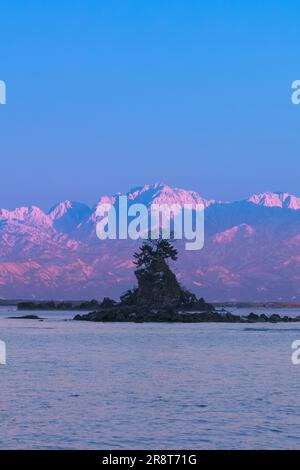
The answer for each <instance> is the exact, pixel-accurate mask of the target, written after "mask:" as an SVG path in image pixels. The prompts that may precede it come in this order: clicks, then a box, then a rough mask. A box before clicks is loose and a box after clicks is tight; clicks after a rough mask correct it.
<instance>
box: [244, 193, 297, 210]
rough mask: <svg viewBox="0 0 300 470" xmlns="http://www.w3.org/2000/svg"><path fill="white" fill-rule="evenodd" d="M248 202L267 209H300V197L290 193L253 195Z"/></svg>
mask: <svg viewBox="0 0 300 470" xmlns="http://www.w3.org/2000/svg"><path fill="white" fill-rule="evenodd" d="M247 201H248V202H253V203H254V204H258V205H261V206H266V207H281V208H286V209H294V210H299V209H300V197H297V196H293V195H292V194H289V193H282V192H275V193H272V192H266V193H261V194H253V195H252V196H250V197H249V198H248V199H247Z"/></svg>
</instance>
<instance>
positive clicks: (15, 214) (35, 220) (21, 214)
mask: <svg viewBox="0 0 300 470" xmlns="http://www.w3.org/2000/svg"><path fill="white" fill-rule="evenodd" d="M0 220H7V221H9V222H21V223H25V222H26V223H28V224H29V225H36V226H51V225H52V220H51V219H50V217H49V216H48V215H47V214H45V212H43V211H42V210H41V209H40V208H39V207H37V206H29V207H17V208H16V209H14V210H12V211H9V210H6V209H0Z"/></svg>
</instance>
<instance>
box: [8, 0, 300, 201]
mask: <svg viewBox="0 0 300 470" xmlns="http://www.w3.org/2000/svg"><path fill="white" fill-rule="evenodd" d="M0 8H1V29H0V79H2V80H5V81H6V84H7V105H6V106H0V156H1V185H0V207H7V208H13V207H15V206H18V205H27V204H37V205H39V206H41V207H43V208H44V209H48V208H49V206H51V205H53V204H54V203H56V202H57V201H59V200H63V199H66V198H68V199H74V200H80V201H82V202H86V203H88V204H92V203H94V202H96V200H97V199H98V197H99V196H100V195H102V194H104V193H114V192H116V191H126V190H128V189H129V188H130V187H133V186H137V185H140V184H144V183H147V182H154V181H164V182H166V183H168V184H171V185H175V186H179V187H185V188H188V189H194V190H197V191H199V192H200V194H201V195H203V196H204V197H213V198H218V199H230V200H233V199H240V198H244V197H246V196H248V194H250V193H253V192H258V191H264V190H283V191H289V192H293V193H296V194H300V188H299V174H300V152H299V150H300V139H299V135H300V106H293V105H292V104H291V99H290V95H291V83H292V81H293V80H295V79H300V66H299V58H298V56H299V54H298V52H299V51H298V49H299V31H300V6H299V3H298V2H296V1H282V0H281V1H276V0H272V1H271V0H270V1H261V0H260V1H257V0H254V1H251V2H245V1H243V0H240V1H230V0H224V1H209V2H202V1H200V0H199V1H192V0H190V1H188V0H180V1H179V0H178V1H176V0H168V1H166V0H149V1H148V0H145V1H141V0H131V1H129V0H119V1H114V0H109V1H108V0H106V1H104V0H103V1H99V0H98V1H96V0H95V1H89V0H81V1H76V0H72V1H71V0H60V1H59V2H53V1H45V0H43V1H42V0H40V1H36V0H35V1H34V0H26V2H25V1H21V0H15V1H14V2H11V1H8V0H6V1H2V2H1V7H0Z"/></svg>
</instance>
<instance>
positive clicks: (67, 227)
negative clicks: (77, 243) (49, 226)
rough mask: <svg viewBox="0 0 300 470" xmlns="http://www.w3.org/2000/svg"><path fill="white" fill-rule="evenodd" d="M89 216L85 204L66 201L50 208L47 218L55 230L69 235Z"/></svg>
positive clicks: (89, 211) (89, 210) (88, 209)
mask: <svg viewBox="0 0 300 470" xmlns="http://www.w3.org/2000/svg"><path fill="white" fill-rule="evenodd" d="M90 214H91V209H90V208H89V207H88V206H87V205H86V204H82V203H81V202H74V201H68V200H67V201H64V202H60V203H58V204H56V206H54V207H52V209H50V211H49V213H48V216H49V217H50V219H51V220H52V222H53V226H54V227H55V228H56V230H58V231H61V232H64V233H70V232H72V231H73V230H75V229H76V227H77V226H78V224H80V222H82V220H83V219H84V218H85V217H87V216H88V215H90Z"/></svg>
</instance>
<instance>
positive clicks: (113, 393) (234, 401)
mask: <svg viewBox="0 0 300 470" xmlns="http://www.w3.org/2000/svg"><path fill="white" fill-rule="evenodd" d="M16 313H17V314H18V315H24V314H26V313H28V312H14V311H12V309H10V308H2V309H1V311H0V339H1V340H3V341H5V343H6V348H7V364H6V365H3V366H2V365H1V366H0V381H1V382H0V383H1V394H0V448H1V449H139V448H142V449H155V448H157V449H178V448H180V449H241V448H242V449H244V448H247V449H248V448H249V449H262V448H264V449H282V448H288V449H299V448H300V366H295V365H293V364H292V362H291V355H292V349H291V344H292V342H293V341H294V340H295V339H300V324H297V323H289V324H284V323H280V324H212V323H210V324H209V323H206V324H204V323H203V324H167V323H165V324H134V323H111V324H109V323H106V324H103V323H89V322H75V321H71V318H72V317H73V316H74V314H75V312H30V313H35V314H37V315H39V316H40V317H46V318H47V320H44V321H42V322H40V321H36V320H13V319H7V317H8V316H11V315H16ZM239 313H240V312H239ZM244 313H245V314H247V313H249V312H246V311H245V312H244ZM264 313H267V314H268V313H270V314H271V313H274V312H273V311H272V312H271V311H270V312H267V311H266V309H264ZM279 313H281V312H279ZM289 314H291V311H290V310H289ZM294 314H297V315H298V314H300V312H299V311H295V312H294Z"/></svg>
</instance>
